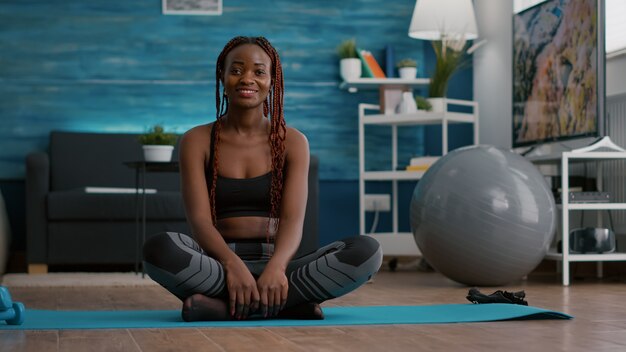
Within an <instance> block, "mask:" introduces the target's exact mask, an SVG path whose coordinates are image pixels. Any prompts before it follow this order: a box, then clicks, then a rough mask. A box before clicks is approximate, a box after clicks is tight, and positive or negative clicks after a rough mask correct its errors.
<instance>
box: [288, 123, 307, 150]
mask: <svg viewBox="0 0 626 352" xmlns="http://www.w3.org/2000/svg"><path fill="white" fill-rule="evenodd" d="M285 142H286V143H288V144H304V145H307V146H308V144H309V141H308V139H307V138H306V136H305V135H304V133H302V132H300V131H298V130H297V129H295V128H293V127H289V126H287V133H286V134H285Z"/></svg>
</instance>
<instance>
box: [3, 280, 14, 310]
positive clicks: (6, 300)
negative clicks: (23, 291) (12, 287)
mask: <svg viewBox="0 0 626 352" xmlns="http://www.w3.org/2000/svg"><path fill="white" fill-rule="evenodd" d="M12 305H13V301H12V300H11V294H10V293H9V290H8V289H7V288H6V287H4V286H0V312H1V311H3V310H7V309H9V308H11V306H12Z"/></svg>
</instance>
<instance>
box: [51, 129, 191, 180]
mask: <svg viewBox="0 0 626 352" xmlns="http://www.w3.org/2000/svg"><path fill="white" fill-rule="evenodd" d="M138 137H139V135H138V134H128V133H85V132H60V131H53V132H51V133H50V188H51V190H52V191H61V190H71V189H76V188H81V187H87V186H98V187H135V170H133V169H131V168H129V167H128V166H126V165H124V162H126V161H139V160H143V152H142V149H141V145H140V144H139V141H138ZM177 156H178V151H177V150H176V149H174V154H173V159H174V160H177ZM179 183H180V182H179V176H178V173H173V172H162V173H161V172H159V173H154V172H151V173H149V174H147V175H146V187H147V188H156V189H158V190H164V191H178V190H180V186H179Z"/></svg>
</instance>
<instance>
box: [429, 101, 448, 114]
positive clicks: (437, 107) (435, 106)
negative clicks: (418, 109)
mask: <svg viewBox="0 0 626 352" xmlns="http://www.w3.org/2000/svg"><path fill="white" fill-rule="evenodd" d="M428 102H429V103H430V106H431V107H432V108H431V110H430V111H431V112H444V111H445V110H446V98H428Z"/></svg>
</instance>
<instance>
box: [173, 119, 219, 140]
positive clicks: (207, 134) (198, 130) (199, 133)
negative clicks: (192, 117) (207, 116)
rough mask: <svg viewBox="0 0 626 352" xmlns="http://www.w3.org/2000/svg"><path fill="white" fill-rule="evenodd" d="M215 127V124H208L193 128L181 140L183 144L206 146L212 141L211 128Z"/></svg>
mask: <svg viewBox="0 0 626 352" xmlns="http://www.w3.org/2000/svg"><path fill="white" fill-rule="evenodd" d="M212 126H213V122H211V123H207V124H205V125H199V126H196V127H193V128H191V129H190V130H188V131H187V132H185V133H184V134H183V136H182V138H181V143H184V144H192V145H197V144H200V145H202V144H206V143H208V142H210V141H211V127H212Z"/></svg>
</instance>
